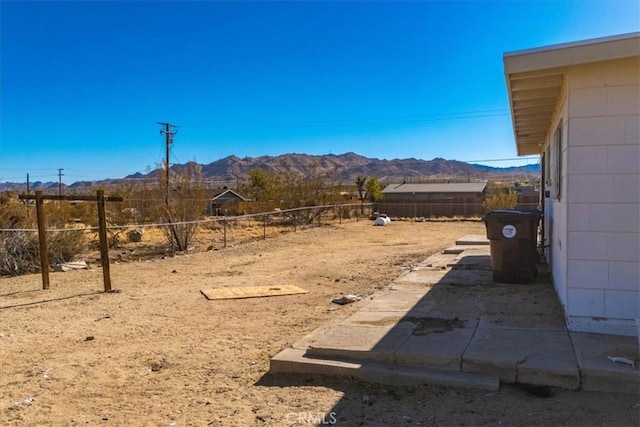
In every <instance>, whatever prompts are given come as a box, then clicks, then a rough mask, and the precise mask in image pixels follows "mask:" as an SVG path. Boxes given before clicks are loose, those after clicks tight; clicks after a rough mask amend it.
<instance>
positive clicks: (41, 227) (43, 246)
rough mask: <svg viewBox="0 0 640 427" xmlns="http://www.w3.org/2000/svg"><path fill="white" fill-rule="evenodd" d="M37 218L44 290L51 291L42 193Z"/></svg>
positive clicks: (37, 195)
mask: <svg viewBox="0 0 640 427" xmlns="http://www.w3.org/2000/svg"><path fill="white" fill-rule="evenodd" d="M36 216H37V219H38V243H39V246H40V270H41V271H42V289H43V290H47V289H49V252H48V250H47V230H46V229H45V220H44V202H43V199H42V191H36Z"/></svg>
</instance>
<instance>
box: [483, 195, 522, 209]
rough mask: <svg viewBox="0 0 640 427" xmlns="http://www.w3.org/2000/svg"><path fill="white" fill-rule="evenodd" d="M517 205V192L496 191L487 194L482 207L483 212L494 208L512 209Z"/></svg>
mask: <svg viewBox="0 0 640 427" xmlns="http://www.w3.org/2000/svg"><path fill="white" fill-rule="evenodd" d="M516 206H518V194H517V193H511V194H509V193H507V192H496V193H494V194H491V195H489V196H487V198H486V199H485V201H484V203H483V204H482V207H483V208H484V211H485V212H489V211H493V210H496V209H513V208H515V207H516Z"/></svg>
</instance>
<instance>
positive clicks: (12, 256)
mask: <svg viewBox="0 0 640 427" xmlns="http://www.w3.org/2000/svg"><path fill="white" fill-rule="evenodd" d="M39 260H40V256H39V252H38V236H37V234H36V233H28V232H4V233H0V276H16V275H19V274H26V273H35V272H37V271H39V270H40V261H39Z"/></svg>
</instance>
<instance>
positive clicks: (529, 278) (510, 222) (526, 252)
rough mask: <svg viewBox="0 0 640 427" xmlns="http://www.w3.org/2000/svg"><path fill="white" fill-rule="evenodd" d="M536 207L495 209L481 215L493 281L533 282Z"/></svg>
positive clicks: (536, 237) (535, 251)
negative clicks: (487, 243) (485, 230)
mask: <svg viewBox="0 0 640 427" xmlns="http://www.w3.org/2000/svg"><path fill="white" fill-rule="evenodd" d="M541 217H542V212H540V211H539V210H510V209H509V210H496V211H491V212H489V213H488V214H486V215H485V216H484V218H483V221H484V223H485V226H486V228H487V238H488V239H489V243H490V247H491V269H492V270H493V280H495V281H496V282H503V283H522V284H527V283H531V282H533V280H534V279H535V277H536V276H537V274H538V272H537V270H536V264H537V263H538V245H537V243H538V223H539V221H540V218H541Z"/></svg>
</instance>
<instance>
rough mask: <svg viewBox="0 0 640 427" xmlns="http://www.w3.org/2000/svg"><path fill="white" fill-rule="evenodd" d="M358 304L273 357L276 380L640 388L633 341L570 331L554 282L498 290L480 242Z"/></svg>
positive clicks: (451, 251)
mask: <svg viewBox="0 0 640 427" xmlns="http://www.w3.org/2000/svg"><path fill="white" fill-rule="evenodd" d="M356 304H359V305H361V307H360V309H359V311H357V312H356V313H355V314H353V315H352V316H351V317H349V318H348V319H346V320H342V321H337V322H334V323H332V324H327V325H324V326H323V327H321V328H319V329H318V330H316V331H314V332H313V333H311V334H310V335H308V336H306V337H305V338H303V339H302V340H300V341H299V342H297V343H295V344H294V345H292V346H291V347H290V348H287V349H285V350H283V351H282V352H280V353H279V354H278V355H276V356H275V357H273V359H272V360H271V366H270V372H273V373H276V372H288V373H306V374H321V375H344V376H351V377H355V378H359V379H362V380H365V381H369V382H376V383H384V384H391V385H418V384H439V385H452V386H462V387H473V388H483V389H487V390H498V389H499V387H500V383H501V382H502V383H514V382H518V383H526V384H532V385H538V386H553V387H562V388H567V389H574V390H575V389H585V390H596V391H615V392H624V393H633V394H638V392H639V390H640V376H639V372H640V371H639V369H638V339H637V337H620V336H608V335H598V334H586V333H573V332H571V333H570V332H568V331H567V329H566V326H565V322H564V317H563V314H562V308H561V307H560V305H559V303H558V300H557V298H556V295H555V291H554V289H553V286H552V285H551V284H550V283H549V275H548V274H545V272H544V271H541V274H540V275H539V277H538V279H537V280H536V282H535V283H533V284H530V285H511V284H503V283H496V282H494V281H493V278H492V272H491V264H490V255H489V246H488V241H487V240H486V239H485V238H484V237H483V236H465V237H464V238H461V239H459V240H458V241H457V242H456V245H455V246H452V247H450V248H448V249H446V250H445V251H443V253H439V254H436V255H433V256H431V257H429V258H428V259H427V260H425V261H424V262H423V263H421V264H420V265H418V266H416V267H413V268H411V269H410V270H408V271H405V272H404V273H403V274H402V275H401V276H400V277H399V278H398V279H396V280H395V282H394V283H393V284H392V285H391V286H390V287H389V288H388V289H386V290H384V291H381V292H378V293H376V294H374V295H373V296H372V297H370V298H369V299H367V300H366V301H362V302H358V303H356ZM608 356H618V357H625V358H627V359H631V360H633V361H635V363H636V366H635V367H631V366H628V365H625V364H621V363H613V362H612V361H610V360H609V359H608Z"/></svg>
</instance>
